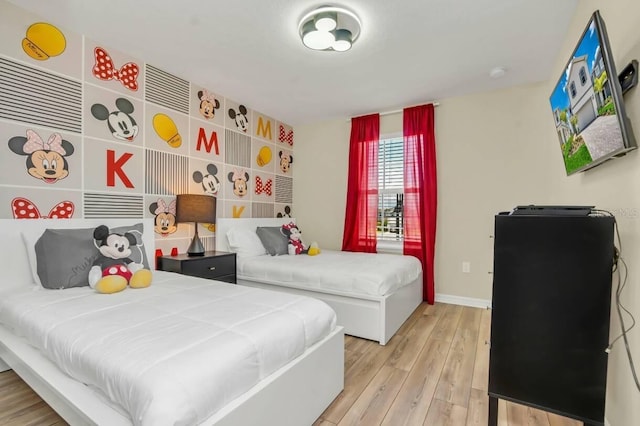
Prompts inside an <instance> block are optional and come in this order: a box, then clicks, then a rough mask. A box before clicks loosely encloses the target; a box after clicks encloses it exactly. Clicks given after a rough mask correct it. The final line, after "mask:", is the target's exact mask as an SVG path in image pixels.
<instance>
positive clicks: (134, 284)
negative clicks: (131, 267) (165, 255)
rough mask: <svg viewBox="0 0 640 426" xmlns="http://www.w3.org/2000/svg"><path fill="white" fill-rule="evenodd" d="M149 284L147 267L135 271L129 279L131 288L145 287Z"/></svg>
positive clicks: (149, 275)
mask: <svg viewBox="0 0 640 426" xmlns="http://www.w3.org/2000/svg"><path fill="white" fill-rule="evenodd" d="M150 285H151V271H150V270H148V269H140V270H139V271H136V272H135V273H134V274H133V276H132V277H131V279H130V280H129V287H131V288H147V287H149V286H150Z"/></svg>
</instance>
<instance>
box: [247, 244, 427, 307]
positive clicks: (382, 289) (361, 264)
mask: <svg viewBox="0 0 640 426" xmlns="http://www.w3.org/2000/svg"><path fill="white" fill-rule="evenodd" d="M421 272H422V265H421V264H420V261H419V260H418V259H417V258H415V257H413V256H400V255H395V254H383V253H377V254H373V253H355V252H346V251H331V250H322V252H321V253H320V254H319V255H317V256H307V255H297V256H289V255H283V256H269V255H265V256H253V257H243V258H238V259H237V276H238V279H244V280H251V281H261V282H267V283H275V284H279V285H285V286H287V285H291V286H295V287H298V288H305V289H310V290H319V291H339V292H343V293H356V294H367V295H371V296H385V295H387V294H390V293H393V292H394V291H396V290H397V289H399V288H400V287H402V286H404V285H407V284H409V283H411V282H412V281H414V280H415V279H416V278H418V276H420V273H421Z"/></svg>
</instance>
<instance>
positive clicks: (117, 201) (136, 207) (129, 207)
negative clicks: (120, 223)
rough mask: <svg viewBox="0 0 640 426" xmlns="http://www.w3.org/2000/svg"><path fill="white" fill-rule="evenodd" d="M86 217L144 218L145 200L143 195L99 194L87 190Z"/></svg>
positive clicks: (85, 201)
mask: <svg viewBox="0 0 640 426" xmlns="http://www.w3.org/2000/svg"><path fill="white" fill-rule="evenodd" d="M84 217H85V218H112V219H117V218H121V219H126V218H129V217H131V218H142V217H144V200H143V197H142V195H119V194H99V193H91V192H85V194H84Z"/></svg>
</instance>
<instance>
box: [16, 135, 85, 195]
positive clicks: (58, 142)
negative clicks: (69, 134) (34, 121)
mask: <svg viewBox="0 0 640 426" xmlns="http://www.w3.org/2000/svg"><path fill="white" fill-rule="evenodd" d="M9 149H10V150H11V151H13V152H14V153H16V154H18V155H26V156H27V172H28V173H29V174H30V175H31V176H32V177H34V178H36V179H39V180H41V181H43V182H45V183H56V182H57V181H59V180H61V179H64V178H66V177H67V176H68V175H69V164H68V163H67V159H66V157H68V156H70V155H71V154H73V151H74V149H73V145H71V142H68V141H65V140H63V139H62V136H60V134H59V133H54V134H52V135H51V136H49V139H48V140H47V141H46V142H44V141H43V140H42V139H41V138H40V135H38V134H37V133H36V132H34V131H33V130H31V129H29V130H27V137H26V138H25V137H24V136H15V137H13V138H11V139H9Z"/></svg>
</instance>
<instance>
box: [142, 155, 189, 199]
mask: <svg viewBox="0 0 640 426" xmlns="http://www.w3.org/2000/svg"><path fill="white" fill-rule="evenodd" d="M144 159H145V169H146V171H147V174H146V177H145V193H147V194H158V195H175V194H187V193H188V192H189V157H183V156H181V155H175V154H169V153H167V152H161V151H153V150H150V149H147V150H145V155H144Z"/></svg>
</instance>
